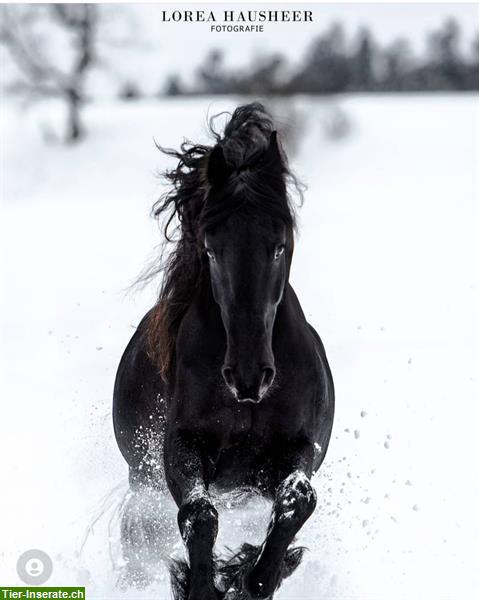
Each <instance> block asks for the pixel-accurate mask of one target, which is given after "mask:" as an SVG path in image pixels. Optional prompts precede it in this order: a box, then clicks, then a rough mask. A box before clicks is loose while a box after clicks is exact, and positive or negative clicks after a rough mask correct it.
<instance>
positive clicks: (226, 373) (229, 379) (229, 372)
mask: <svg viewBox="0 0 479 600" xmlns="http://www.w3.org/2000/svg"><path fill="white" fill-rule="evenodd" d="M221 373H222V375H223V379H224V380H225V383H226V385H227V386H229V387H230V388H232V387H234V383H235V381H234V376H233V369H232V368H231V367H223V368H222V369H221Z"/></svg>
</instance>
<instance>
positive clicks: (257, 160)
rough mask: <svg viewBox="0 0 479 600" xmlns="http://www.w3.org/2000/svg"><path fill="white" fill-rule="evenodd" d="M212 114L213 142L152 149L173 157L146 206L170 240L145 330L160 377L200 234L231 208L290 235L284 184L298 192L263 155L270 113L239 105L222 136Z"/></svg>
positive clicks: (189, 288)
mask: <svg viewBox="0 0 479 600" xmlns="http://www.w3.org/2000/svg"><path fill="white" fill-rule="evenodd" d="M218 116H220V115H216V116H215V117H213V118H212V119H211V121H210V131H211V133H212V135H213V137H214V139H215V141H216V144H215V145H213V146H206V145H199V144H197V145H194V144H191V143H190V142H186V141H185V142H184V143H183V144H182V145H181V148H180V150H179V151H177V150H170V149H163V148H161V147H160V150H162V151H163V152H164V153H166V154H168V155H169V156H172V157H174V158H176V159H178V164H177V166H176V168H175V169H173V170H170V171H167V172H166V173H164V177H165V178H166V180H167V181H169V182H170V183H171V186H172V189H171V190H170V191H168V192H167V193H166V194H165V195H164V196H163V197H162V198H160V199H159V200H158V201H157V202H156V203H155V204H154V206H153V215H154V216H155V217H156V218H158V219H159V220H160V219H161V220H163V219H164V218H165V217H166V221H165V225H164V235H165V238H166V240H167V241H168V242H171V243H172V244H174V246H173V248H172V249H171V251H170V252H169V253H168V256H167V258H166V260H165V261H164V262H163V264H162V265H161V266H160V268H158V269H156V272H158V271H160V270H161V271H162V272H163V281H162V285H161V289H160V293H159V298H158V301H157V304H156V306H155V307H154V309H153V311H152V313H151V317H150V324H149V329H148V337H149V353H150V356H151V357H152V358H153V360H154V361H155V363H156V364H157V365H158V368H159V371H160V373H161V375H162V377H163V378H164V379H165V380H166V381H167V380H168V379H169V375H170V374H171V370H172V368H173V366H174V363H173V351H174V347H175V340H176V334H177V332H178V328H179V325H180V323H181V320H182V318H183V316H184V314H185V311H186V310H187V308H188V306H189V305H190V303H191V300H192V297H193V295H194V292H195V290H196V289H197V287H198V285H199V283H200V281H201V275H202V272H203V268H204V264H205V258H204V249H203V244H202V234H203V233H204V231H205V230H206V229H208V228H209V227H212V226H213V225H215V224H216V223H218V222H219V221H221V220H223V219H225V218H227V217H228V216H229V215H231V214H232V213H233V212H235V211H238V210H242V211H248V212H255V213H258V212H259V213H264V214H267V215H270V216H271V217H273V218H276V219H278V220H280V221H282V222H283V223H284V224H285V225H286V226H287V229H288V231H289V232H290V235H291V237H292V232H293V228H294V224H295V219H294V210H293V206H292V203H291V201H290V197H289V195H288V192H287V186H288V183H290V182H291V183H292V184H293V185H294V186H295V188H296V189H298V184H297V182H296V179H295V178H294V176H293V175H292V173H291V172H290V170H289V168H288V164H287V160H286V157H285V155H284V153H282V154H281V164H277V162H276V163H275V164H271V163H270V162H268V160H267V159H265V156H266V150H267V148H268V145H269V142H270V139H271V136H272V135H276V132H275V131H274V125H273V120H272V117H271V116H270V114H269V113H268V112H267V111H266V110H265V108H264V107H263V106H262V105H261V104H259V103H252V104H247V105H244V106H240V107H239V108H237V109H236V110H235V111H234V113H233V115H232V116H231V119H230V120H229V122H228V123H227V125H226V126H225V129H224V133H223V135H221V134H219V133H218V132H216V131H215V129H214V120H215V119H216V118H217V117H218ZM217 147H221V150H222V154H223V155H224V159H225V161H226V166H227V170H228V176H227V178H226V179H225V181H224V185H223V186H221V189H220V190H219V191H217V190H213V191H212V189H211V185H210V183H209V180H208V176H207V168H208V162H209V159H210V157H211V156H212V154H213V153H214V151H215V148H217ZM213 192H214V193H213ZM175 221H177V222H178V226H177V227H176V229H175V232H176V233H175V234H173V236H172V235H171V234H170V231H171V228H172V225H173V224H174V223H175ZM160 340H161V343H160Z"/></svg>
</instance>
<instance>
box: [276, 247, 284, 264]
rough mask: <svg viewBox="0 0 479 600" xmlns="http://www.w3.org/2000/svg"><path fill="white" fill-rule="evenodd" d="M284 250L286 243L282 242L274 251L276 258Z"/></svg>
mask: <svg viewBox="0 0 479 600" xmlns="http://www.w3.org/2000/svg"><path fill="white" fill-rule="evenodd" d="M283 252H284V244H280V245H279V246H278V247H277V248H276V250H275V251H274V260H278V259H279V257H280V256H281V255H282V254H283Z"/></svg>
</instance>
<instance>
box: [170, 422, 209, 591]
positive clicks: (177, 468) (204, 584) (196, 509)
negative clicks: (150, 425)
mask: <svg viewBox="0 0 479 600" xmlns="http://www.w3.org/2000/svg"><path fill="white" fill-rule="evenodd" d="M165 473H166V480H167V483H168V487H169V489H170V491H171V493H172V495H173V498H174V499H175V502H176V504H177V505H178V508H179V511H178V526H179V529H180V533H181V537H182V538H183V541H184V543H185V546H186V549H187V552H188V558H189V567H190V569H189V577H188V582H187V583H186V585H184V584H183V585H182V586H177V585H175V577H173V579H172V584H173V593H174V596H175V598H181V600H183V598H185V599H186V598H187V599H188V600H218V599H219V598H220V594H219V592H218V591H217V590H216V589H215V587H214V584H213V576H214V571H213V546H214V543H215V539H216V535H217V533H218V513H217V511H216V509H215V507H214V506H213V503H212V502H211V499H210V496H209V494H208V491H207V489H206V486H205V480H204V472H203V461H202V459H201V454H200V450H199V448H198V447H197V444H196V443H195V441H194V439H193V438H192V436H191V435H190V434H188V433H185V432H181V431H176V432H172V433H171V434H170V435H168V436H167V440H166V447H165ZM180 588H182V589H180Z"/></svg>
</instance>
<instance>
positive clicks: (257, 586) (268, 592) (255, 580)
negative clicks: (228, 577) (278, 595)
mask: <svg viewBox="0 0 479 600" xmlns="http://www.w3.org/2000/svg"><path fill="white" fill-rule="evenodd" d="M243 588H244V590H245V591H246V592H247V594H248V596H249V597H251V600H268V598H271V597H272V595H273V591H274V589H271V586H270V585H268V584H266V582H264V581H261V579H260V578H259V577H258V576H257V575H255V572H254V569H251V571H248V572H247V573H245V576H244V578H243Z"/></svg>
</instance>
